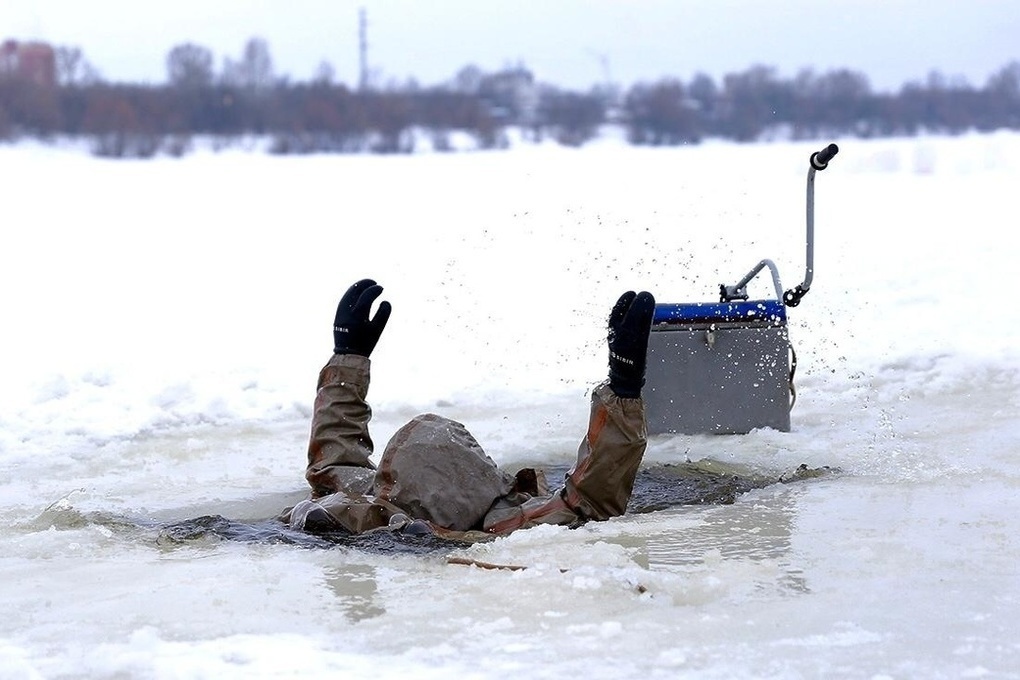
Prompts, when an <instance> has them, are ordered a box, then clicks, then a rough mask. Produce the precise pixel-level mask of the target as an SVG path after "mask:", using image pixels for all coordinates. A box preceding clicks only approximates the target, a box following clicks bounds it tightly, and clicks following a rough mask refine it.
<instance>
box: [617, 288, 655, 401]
mask: <svg viewBox="0 0 1020 680" xmlns="http://www.w3.org/2000/svg"><path fill="white" fill-rule="evenodd" d="M654 313H655V298H654V297H652V294H651V293H647V292H644V291H642V292H640V293H635V292H634V291H632V290H631V291H627V292H626V293H624V294H623V295H621V296H620V299H619V300H618V301H617V302H616V304H615V305H614V306H613V311H612V312H610V313H609V388H610V389H612V390H613V393H614V394H616V396H618V397H624V398H626V399H636V398H638V397H640V396H641V388H642V387H644V384H645V363H646V359H647V357H646V355H647V354H648V333H649V332H650V331H651V328H652V315H653V314H654Z"/></svg>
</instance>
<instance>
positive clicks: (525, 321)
mask: <svg viewBox="0 0 1020 680" xmlns="http://www.w3.org/2000/svg"><path fill="white" fill-rule="evenodd" d="M833 141H836V142H838V143H839V144H840V147H841V151H840V155H839V156H838V157H837V158H836V159H835V160H834V161H833V162H832V164H831V165H830V167H829V169H828V170H826V171H825V172H824V173H821V174H819V175H818V177H817V184H816V201H817V208H816V222H817V226H816V229H817V236H816V253H815V264H816V272H815V278H814V284H813V286H812V290H811V293H810V294H809V295H808V296H807V297H806V298H805V299H804V301H803V303H802V304H801V305H800V306H799V307H797V308H796V309H792V310H790V313H789V316H790V323H791V337H792V341H793V343H794V346H795V349H796V350H797V353H798V359H799V364H798V373H797V380H796V383H797V388H798V401H797V405H796V408H795V409H794V411H793V413H792V424H793V427H792V432H789V433H779V432H774V431H769V430H762V431H755V432H752V433H751V434H749V435H745V436H720V437H712V436H674V437H665V436H663V437H656V438H654V439H653V440H652V442H651V443H650V446H649V450H648V453H647V456H646V462H647V463H648V464H650V465H651V464H655V463H665V462H679V461H684V460H688V459H689V460H692V461H702V462H706V463H711V464H713V465H719V466H733V467H734V468H735V469H741V470H751V471H761V472H763V473H768V474H779V473H782V472H784V471H788V470H791V469H794V468H796V467H797V466H798V465H800V464H802V463H803V464H807V465H809V466H811V467H819V466H831V467H833V468H838V469H839V470H840V472H839V473H838V474H835V475H832V476H829V477H825V478H820V479H814V480H808V481H805V482H801V483H797V484H790V485H775V486H770V487H767V488H765V489H760V490H756V491H752V492H750V493H747V494H744V495H742V496H740V497H738V498H737V501H736V502H735V503H734V504H732V505H716V506H693V507H683V508H677V509H672V510H665V511H661V512H654V513H650V514H642V515H630V516H625V517H621V518H617V519H615V520H612V521H609V522H604V523H591V524H588V525H586V526H584V527H582V528H580V529H577V530H569V529H566V528H563V527H541V528H537V529H531V530H526V531H521V532H517V533H515V534H513V535H511V536H509V537H507V538H503V539H499V540H496V541H494V542H491V543H487V544H481V545H476V546H473V547H470V548H459V547H454V548H451V550H450V551H448V552H446V553H444V552H439V553H434V554H429V555H424V556H422V555H407V554H396V555H393V554H380V553H378V552H373V551H359V550H352V549H343V548H339V549H332V550H317V549H303V548H300V547H296V546H293V545H285V544H267V543H243V542H234V541H220V540H215V539H213V538H207V539H202V540H195V541H190V542H189V541H185V542H181V543H166V542H163V541H160V540H158V538H159V533H158V531H157V529H156V528H147V525H146V522H152V523H153V525H152V527H155V523H159V522H171V521H177V520H183V519H186V518H191V517H197V516H200V515H203V514H219V515H223V516H225V517H229V518H234V519H240V520H246V519H252V520H254V519H263V518H267V517H270V516H272V515H273V514H275V513H276V512H278V511H279V510H280V509H282V508H283V507H284V506H285V505H287V504H289V503H292V502H294V501H295V500H297V499H300V498H301V497H303V495H304V494H305V485H304V481H303V478H302V474H303V469H304V455H305V444H306V437H307V431H308V423H309V419H310V413H311V411H310V409H311V403H312V398H313V396H314V395H313V392H314V386H315V378H316V375H317V371H318V369H319V367H320V366H321V364H322V363H323V362H324V361H325V360H326V359H327V358H328V354H329V351H330V348H331V344H330V343H331V335H330V323H331V320H332V314H333V311H334V308H335V304H336V300H337V298H338V296H339V295H340V294H341V293H342V292H343V290H344V289H345V288H346V286H347V285H348V284H349V283H350V282H352V281H354V280H357V279H358V278H362V277H364V276H371V277H374V278H376V279H377V280H379V281H380V282H381V283H382V284H383V285H384V286H385V287H386V291H385V298H386V299H388V300H390V301H391V302H392V303H393V305H394V313H393V317H392V319H391V321H390V324H389V326H388V328H387V330H386V333H385V334H384V335H383V338H382V340H381V342H380V344H379V346H378V348H377V349H376V351H375V353H374V354H373V364H374V366H373V384H372V388H371V392H370V401H371V403H372V406H373V408H374V412H375V419H374V420H373V426H372V430H373V435H374V438H375V440H376V444H377V449H378V450H379V451H381V448H382V444H383V443H385V441H386V440H387V439H388V438H389V436H390V434H392V433H393V432H394V431H395V430H396V429H397V428H398V427H399V426H400V425H402V424H403V423H404V422H405V421H406V420H407V419H408V418H409V417H411V416H413V415H415V414H416V413H419V412H423V411H433V412H437V413H440V414H442V415H446V416H449V417H452V418H454V419H457V420H460V421H461V422H464V423H465V424H466V425H467V426H468V427H469V428H470V429H471V431H472V432H473V433H474V434H475V436H476V437H477V438H478V440H479V441H480V443H481V444H482V445H483V446H484V447H485V449H486V451H487V452H488V453H489V454H490V455H491V456H492V457H493V458H494V459H495V460H496V461H497V462H499V463H500V464H501V465H505V466H507V467H509V468H514V467H515V466H518V465H520V464H558V465H564V464H567V463H569V462H570V461H571V460H572V457H573V455H574V451H575V448H576V445H577V442H578V441H579V438H580V437H581V436H582V434H583V431H584V427H585V424H586V418H587V408H588V405H587V399H586V394H587V391H588V389H589V387H590V385H591V384H593V383H594V382H596V381H597V380H599V379H601V377H602V376H603V375H604V374H605V364H606V361H605V345H604V324H605V316H606V314H607V313H608V311H609V308H610V306H611V305H612V302H613V301H614V300H615V299H616V297H617V296H618V295H619V293H621V292H622V291H624V290H627V289H628V288H633V289H641V288H646V289H649V290H651V291H653V292H654V293H655V294H656V296H657V298H658V299H659V300H660V301H672V302H682V301H698V300H711V299H713V297H714V296H715V292H716V290H717V287H718V284H720V283H723V282H725V283H733V282H735V281H736V280H737V279H738V278H739V277H740V276H742V275H743V274H744V273H745V272H746V271H747V270H748V269H749V268H750V267H751V266H753V265H754V264H755V263H757V262H758V260H759V259H761V258H763V257H769V258H772V259H774V260H775V261H776V263H777V264H778V266H779V268H780V273H781V274H782V275H783V284H784V286H785V287H791V286H793V285H794V284H796V283H798V282H799V281H800V279H801V277H802V275H803V262H804V261H803V257H804V255H803V228H804V225H803V219H804V204H803V200H804V179H805V175H806V171H807V158H808V156H809V154H810V152H812V151H814V150H817V149H818V148H821V144H819V143H815V142H813V143H792V142H784V143H772V144H761V145H744V146H741V145H735V144H728V143H706V144H703V145H701V146H697V147H691V148H674V149H647V148H632V147H628V146H625V145H623V144H621V143H619V142H615V141H612V140H603V141H602V142H599V143H596V144H593V145H590V146H589V147H586V148H584V149H580V150H577V149H565V148H559V147H555V146H543V145H537V146H524V147H521V148H516V149H514V150H512V151H510V152H491V153H490V152H479V153H465V154H456V155H439V154H423V155H419V156H410V157H386V158H380V157H360V156H359V157H335V156H319V157H305V158H279V157H270V156H265V155H261V154H257V153H249V152H243V151H239V150H235V151H225V152H221V153H218V154H217V153H212V152H199V153H196V154H194V155H192V156H189V157H186V158H183V159H178V160H168V159H164V160H157V161H138V162H134V161H117V162H111V161H102V160H96V159H93V158H90V157H88V156H86V155H84V154H82V153H81V152H79V151H77V150H73V149H68V148H64V147H59V146H56V147H50V146H39V145H35V144H22V145H17V146H13V147H0V186H2V187H3V196H4V199H3V208H2V223H3V226H2V233H3V247H2V250H0V290H2V297H0V317H2V319H3V322H2V323H3V326H2V329H3V332H2V334H0V488H2V498H3V503H2V507H0V611H2V612H3V616H0V677H2V678H4V679H6V678H40V677H44V678H64V677H67V678H71V677H90V678H108V677H109V678H112V677H137V678H171V677H191V678H195V677H209V678H261V677H307V676H308V675H309V674H316V675H317V676H319V677H351V676H353V675H354V674H356V673H362V674H369V673H370V674H372V676H374V677H379V678H389V677H393V678H397V677H400V678H405V677H416V678H447V677H462V678H488V677H507V676H509V675H522V676H527V677H550V678H551V677H564V675H566V674H570V675H577V674H581V675H584V676H585V677H588V678H592V679H595V678H626V677H638V678H659V677H661V678H684V677H697V678H730V677H769V678H816V677H826V678H835V677H847V678H933V677H953V678H955V677H996V678H1009V677H1020V670H1018V669H1020V624H1018V623H1017V618H1016V612H1017V611H1018V609H1020V569H1018V563H1020V537H1018V536H1020V500H1018V492H1020V461H1018V458H1017V455H1018V449H1020V447H1018V442H1020V436H1018V435H1020V362H1018V352H1017V347H1020V337H1018V336H1020V311H1018V305H1017V304H1016V300H1015V299H1014V297H1013V296H1014V290H1013V289H1014V288H1015V286H1014V280H1013V279H1014V277H1015V271H1016V258H1017V254H1018V253H1020V248H1018V240H1020V239H1018V236H1017V226H1018V225H1017V221H1016V220H1017V218H1016V190H1017V186H1020V183H1018V180H1020V135H1017V134H1007V133H1001V134H994V135H967V136H961V137H957V138H931V137H928V138H924V137H922V138H917V139H893V140H871V141H863V140H851V139H847V140H839V139H837V140H833ZM754 285H756V284H752V294H754V290H753V286H754ZM760 285H763V286H766V287H765V288H764V289H763V290H762V291H759V294H761V295H766V294H767V293H768V288H767V283H761V284H760ZM127 519H131V520H132V521H126V520H127ZM450 555H455V556H460V557H466V558H469V559H475V560H479V561H485V562H493V563H499V564H514V565H521V566H525V567H527V568H526V569H523V570H520V571H512V572H511V571H492V570H484V569H478V568H475V567H465V566H460V565H451V564H448V563H447V557H448V556H450Z"/></svg>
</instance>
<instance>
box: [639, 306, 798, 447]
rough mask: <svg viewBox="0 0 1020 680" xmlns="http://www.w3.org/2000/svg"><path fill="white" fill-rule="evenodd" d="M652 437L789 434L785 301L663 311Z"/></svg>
mask: <svg viewBox="0 0 1020 680" xmlns="http://www.w3.org/2000/svg"><path fill="white" fill-rule="evenodd" d="M643 395H644V398H645V412H646V417H647V420H648V433H649V434H661V433H665V432H677V433H682V434H702V433H710V434H742V433H746V432H750V431H751V430H753V429H755V428H760V427H770V428H772V429H775V430H779V431H782V432H788V431H789V430H790V341H789V334H788V330H787V325H786V309H785V307H784V306H783V303H782V302H780V301H779V300H753V301H745V302H726V303H687V304H659V305H656V307H655V316H654V318H653V321H652V332H651V334H650V336H649V338H648V367H647V371H646V377H645V387H644V390H643Z"/></svg>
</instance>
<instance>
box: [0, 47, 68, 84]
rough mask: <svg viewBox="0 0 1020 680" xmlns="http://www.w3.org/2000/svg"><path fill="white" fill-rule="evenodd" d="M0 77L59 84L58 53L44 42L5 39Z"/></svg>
mask: <svg viewBox="0 0 1020 680" xmlns="http://www.w3.org/2000/svg"><path fill="white" fill-rule="evenodd" d="M0 78H13V79H15V80H20V81H25V82H30V83H35V84H37V85H43V86H47V87H52V86H54V85H56V84H57V55H56V51H55V50H54V49H53V47H52V46H51V45H49V44H47V43H44V42H18V41H17V40H5V41H4V42H3V44H0Z"/></svg>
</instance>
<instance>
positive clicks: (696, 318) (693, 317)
mask: <svg viewBox="0 0 1020 680" xmlns="http://www.w3.org/2000/svg"><path fill="white" fill-rule="evenodd" d="M734 322H735V323H745V324H755V325H759V324H763V325H767V326H782V325H783V324H785V323H786V307H785V306H784V305H783V303H782V302H781V301H779V300H743V301H739V302H677V303H660V304H657V305H655V316H654V317H652V324H653V325H659V324H690V323H734Z"/></svg>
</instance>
